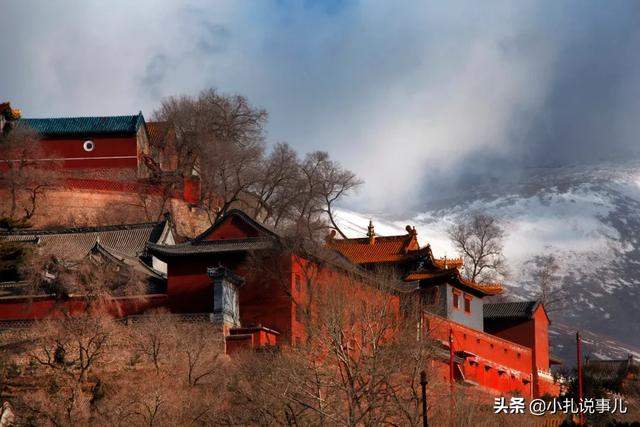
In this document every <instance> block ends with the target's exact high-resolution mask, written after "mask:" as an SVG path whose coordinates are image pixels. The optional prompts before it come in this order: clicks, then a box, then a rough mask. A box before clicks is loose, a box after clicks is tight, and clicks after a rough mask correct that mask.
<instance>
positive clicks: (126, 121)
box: [18, 113, 144, 136]
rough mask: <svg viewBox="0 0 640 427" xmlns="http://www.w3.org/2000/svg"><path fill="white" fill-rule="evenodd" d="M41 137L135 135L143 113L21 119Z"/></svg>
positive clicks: (20, 121) (142, 118)
mask: <svg viewBox="0 0 640 427" xmlns="http://www.w3.org/2000/svg"><path fill="white" fill-rule="evenodd" d="M18 123H20V124H23V125H26V126H29V127H30V128H31V129H33V130H35V131H36V132H38V133H39V134H41V135H47V136H58V135H79V134H122V133H135V132H137V130H138V128H139V127H140V125H141V124H143V123H144V117H143V116H142V113H139V114H136V115H135V116H106V117H61V118H49V119H21V120H19V121H18Z"/></svg>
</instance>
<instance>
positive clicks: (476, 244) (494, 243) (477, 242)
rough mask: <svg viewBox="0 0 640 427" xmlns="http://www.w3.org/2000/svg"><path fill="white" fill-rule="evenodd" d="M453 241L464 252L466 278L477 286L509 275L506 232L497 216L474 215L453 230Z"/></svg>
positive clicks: (462, 220) (451, 235)
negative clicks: (504, 253)
mask: <svg viewBox="0 0 640 427" xmlns="http://www.w3.org/2000/svg"><path fill="white" fill-rule="evenodd" d="M448 233H449V238H450V239H451V241H452V243H453V245H454V246H455V248H456V249H457V250H458V251H459V252H460V254H461V256H462V258H463V260H464V267H463V271H464V274H465V276H466V277H467V278H468V279H470V280H473V281H476V282H487V281H492V280H497V279H499V278H500V277H504V275H505V274H506V265H505V259H504V255H503V252H502V245H503V239H504V235H505V233H504V230H503V228H502V225H501V224H500V222H499V221H498V220H497V219H496V218H495V217H493V216H490V215H487V214H482V213H474V214H472V215H470V216H468V217H463V218H461V219H460V220H459V222H458V223H456V224H454V225H453V226H452V227H450V228H449V231H448Z"/></svg>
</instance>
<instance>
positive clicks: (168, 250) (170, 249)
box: [148, 237, 275, 258]
mask: <svg viewBox="0 0 640 427" xmlns="http://www.w3.org/2000/svg"><path fill="white" fill-rule="evenodd" d="M274 245H275V240H274V239H272V238H264V237H252V238H247V239H227V240H203V241H199V242H195V241H191V242H187V243H181V244H178V245H156V244H153V243H150V244H149V245H148V248H149V252H151V253H152V254H154V255H157V256H158V257H160V258H164V257H176V256H190V255H212V254H218V253H223V252H242V251H251V250H260V249H270V248H273V247H274Z"/></svg>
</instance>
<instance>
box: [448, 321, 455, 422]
mask: <svg viewBox="0 0 640 427" xmlns="http://www.w3.org/2000/svg"><path fill="white" fill-rule="evenodd" d="M453 364H454V351H453V329H449V396H450V398H451V402H450V411H451V412H450V414H451V416H450V422H451V425H452V426H454V425H455V404H456V401H455V396H454V392H455V390H454V388H453V382H454V372H455V371H454V366H453Z"/></svg>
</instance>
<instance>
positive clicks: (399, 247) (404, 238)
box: [327, 234, 420, 264]
mask: <svg viewBox="0 0 640 427" xmlns="http://www.w3.org/2000/svg"><path fill="white" fill-rule="evenodd" d="M327 246H328V247H330V248H333V249H335V250H337V251H338V252H340V253H341V254H342V255H344V256H345V257H347V258H348V259H349V260H350V261H351V262H353V263H356V264H371V263H379V262H380V263H384V262H397V261H402V260H404V259H405V258H406V257H407V255H408V254H409V253H410V252H411V251H415V250H418V249H419V248H420V246H419V245H418V241H417V240H416V238H415V235H413V234H405V235H401V236H376V237H375V238H374V239H370V238H368V237H364V238H358V239H331V238H329V239H327Z"/></svg>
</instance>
